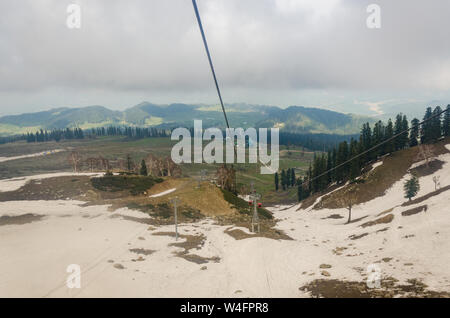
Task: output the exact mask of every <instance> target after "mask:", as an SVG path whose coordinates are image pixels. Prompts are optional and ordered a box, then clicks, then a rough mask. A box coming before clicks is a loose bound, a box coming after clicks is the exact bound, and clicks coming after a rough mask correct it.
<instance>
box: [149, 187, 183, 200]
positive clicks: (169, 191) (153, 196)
mask: <svg viewBox="0 0 450 318" xmlns="http://www.w3.org/2000/svg"><path fill="white" fill-rule="evenodd" d="M176 189H177V188H172V189H169V190H166V191H163V192H160V193H157V194H153V195H151V196H150V198H157V197H162V196H163V195H166V194H169V193H172V192H173V191H175V190H176Z"/></svg>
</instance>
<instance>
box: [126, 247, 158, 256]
mask: <svg viewBox="0 0 450 318" xmlns="http://www.w3.org/2000/svg"><path fill="white" fill-rule="evenodd" d="M129 251H130V252H132V253H135V254H141V255H145V256H148V255H151V254H153V253H155V252H156V251H155V250H148V249H145V248H131V249H130V250H129Z"/></svg>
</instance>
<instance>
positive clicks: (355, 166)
mask: <svg viewBox="0 0 450 318" xmlns="http://www.w3.org/2000/svg"><path fill="white" fill-rule="evenodd" d="M356 155H358V142H357V141H356V140H354V139H353V138H352V140H351V141H350V157H351V158H353V157H355V156H356ZM360 173H361V169H360V166H359V158H356V159H353V160H352V161H351V162H350V174H349V177H350V179H351V180H354V179H356V178H357V177H358V176H359V175H360Z"/></svg>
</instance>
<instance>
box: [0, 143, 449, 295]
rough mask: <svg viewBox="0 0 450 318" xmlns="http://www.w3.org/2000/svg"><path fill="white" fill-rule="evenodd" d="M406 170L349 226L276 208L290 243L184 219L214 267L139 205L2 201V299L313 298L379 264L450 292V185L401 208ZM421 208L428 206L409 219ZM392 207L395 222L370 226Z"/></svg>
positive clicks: (342, 212) (444, 179)
mask: <svg viewBox="0 0 450 318" xmlns="http://www.w3.org/2000/svg"><path fill="white" fill-rule="evenodd" d="M448 148H450V147H449V146H448ZM449 150H450V149H449ZM438 159H439V160H441V161H444V162H445V164H444V166H443V168H442V169H440V170H439V171H437V172H436V173H435V174H433V175H429V176H426V177H422V178H420V184H421V190H420V193H419V194H418V197H420V196H423V195H425V194H427V193H430V192H432V191H434V183H433V180H432V179H433V176H434V175H439V176H440V181H441V187H445V186H448V185H450V154H445V155H441V156H439V157H438ZM408 177H409V176H408V175H405V177H404V178H403V179H402V180H400V181H398V182H397V183H395V184H394V185H393V186H392V188H390V189H389V190H388V191H387V192H386V193H385V195H384V196H383V197H379V198H376V199H374V200H372V201H370V202H366V203H365V204H361V205H359V206H355V207H354V210H353V219H354V220H356V219H359V218H362V217H365V218H364V219H362V220H360V221H357V222H354V223H350V224H345V223H346V221H347V213H348V212H347V210H346V209H334V210H328V209H323V210H312V208H308V209H306V210H303V209H299V206H298V205H295V206H277V207H274V208H272V211H273V213H274V216H275V217H276V218H277V219H278V223H277V228H278V229H280V230H283V231H284V232H285V233H286V234H287V235H289V236H290V237H291V238H292V240H273V239H269V238H262V237H250V238H246V239H241V240H236V239H235V238H233V237H232V236H230V235H228V234H226V233H224V231H226V230H227V229H230V228H232V227H231V226H220V225H217V224H216V223H215V222H214V221H213V220H210V219H206V220H202V221H200V222H197V223H190V224H181V225H180V226H179V232H180V233H181V234H183V235H193V236H199V235H203V236H204V238H205V240H204V242H203V245H201V246H200V247H199V249H195V248H194V249H191V250H189V254H195V255H197V256H199V257H200V259H201V258H204V259H209V258H215V260H216V261H211V260H210V261H209V262H207V263H198V262H193V261H189V260H187V259H185V258H182V257H180V256H179V255H176V254H175V253H176V252H182V251H184V249H183V248H182V247H179V246H173V245H171V243H174V242H175V238H174V237H173V236H170V235H164V234H165V232H173V231H174V227H173V226H157V227H156V226H149V225H148V224H146V222H145V220H146V218H148V215H146V214H143V213H141V212H138V211H133V210H129V209H126V208H122V209H119V210H116V211H115V212H110V211H109V210H108V207H107V206H85V207H82V206H80V205H81V204H82V203H83V202H78V201H71V200H65V201H9V202H0V255H1V256H2V257H0V297H15V296H24V297H308V296H309V294H308V293H307V292H305V291H302V290H299V287H301V286H303V285H305V284H307V283H309V282H311V281H313V280H315V279H321V278H322V279H339V280H349V281H359V282H361V281H362V282H364V281H365V280H366V279H367V268H368V266H371V265H372V264H375V266H377V268H379V270H380V273H381V278H382V279H384V278H387V277H394V278H396V279H398V280H399V281H400V282H405V281H406V280H407V279H419V280H421V281H423V282H424V283H425V284H426V285H428V288H429V289H430V290H435V291H446V292H449V291H450V267H449V266H448V264H449V263H450V207H449V206H450V190H449V191H444V192H442V193H440V194H438V195H435V196H431V197H430V198H428V199H427V200H425V201H423V202H420V203H417V204H414V205H410V206H401V204H402V203H404V202H405V199H404V198H403V182H404V180H406V179H407V178H408ZM4 182H7V181H4ZM423 205H427V206H428V208H427V210H426V212H424V211H422V212H420V213H417V214H413V215H409V216H403V215H402V212H404V211H407V210H410V209H412V208H415V207H419V206H423ZM388 209H392V211H389V212H386V213H385V214H382V215H379V214H380V213H381V212H384V211H386V210H388ZM27 214H34V216H33V217H34V219H32V220H30V218H28V219H27V218H26V217H25V216H26V215H27ZM389 214H392V215H393V216H394V218H393V220H392V221H391V222H390V223H386V224H376V225H373V226H367V227H364V228H363V227H361V224H362V223H365V222H368V221H373V220H376V219H378V218H380V217H383V216H386V215H389ZM331 215H335V216H334V217H336V215H339V216H341V217H342V218H330V216H331ZM39 216H42V218H40V219H39ZM14 217H17V218H14ZM2 219H3V223H2ZM14 220H15V221H16V222H13V221H14ZM12 223H15V224H12ZM239 229H241V230H243V231H244V232H246V233H248V230H247V229H244V228H239ZM160 232H162V234H163V235H154V233H160ZM352 235H353V236H352ZM361 235H363V236H361ZM351 236H352V238H353V239H351V238H350V237H351ZM358 236H361V237H359V238H358ZM355 237H356V239H355ZM183 241H184V238H180V239H179V240H178V243H180V242H183ZM205 262H206V261H205ZM70 264H78V265H80V267H81V288H79V289H78V288H72V289H71V288H68V287H67V286H66V280H67V278H68V277H69V275H70V273H68V272H66V269H67V267H68V266H69V265H70ZM322 264H326V265H329V266H326V267H327V268H326V269H325V271H326V272H324V269H323V268H320V265H322Z"/></svg>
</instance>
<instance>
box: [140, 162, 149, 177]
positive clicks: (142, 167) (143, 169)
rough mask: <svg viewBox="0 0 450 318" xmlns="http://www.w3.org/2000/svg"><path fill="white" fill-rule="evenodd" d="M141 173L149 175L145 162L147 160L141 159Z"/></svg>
mask: <svg viewBox="0 0 450 318" xmlns="http://www.w3.org/2000/svg"><path fill="white" fill-rule="evenodd" d="M139 173H140V175H141V176H147V175H148V173H147V165H146V164H145V160H144V159H142V161H141V170H140V171H139Z"/></svg>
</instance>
